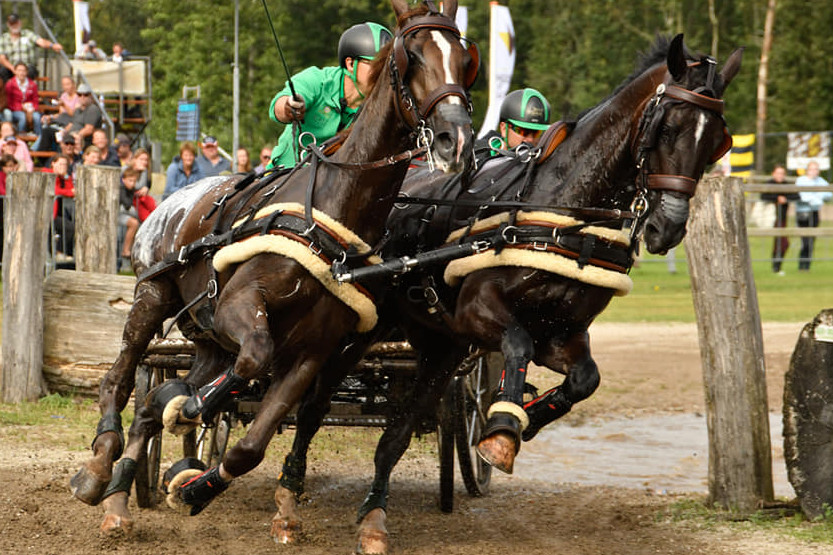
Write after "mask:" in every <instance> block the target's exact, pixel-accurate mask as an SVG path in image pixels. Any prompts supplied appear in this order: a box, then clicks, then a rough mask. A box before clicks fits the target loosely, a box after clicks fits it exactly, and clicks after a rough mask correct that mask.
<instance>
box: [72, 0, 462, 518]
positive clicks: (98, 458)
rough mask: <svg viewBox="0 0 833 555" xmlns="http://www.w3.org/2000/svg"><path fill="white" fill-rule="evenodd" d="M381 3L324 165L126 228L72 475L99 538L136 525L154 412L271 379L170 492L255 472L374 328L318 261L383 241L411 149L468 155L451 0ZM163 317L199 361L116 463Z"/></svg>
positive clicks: (365, 309)
mask: <svg viewBox="0 0 833 555" xmlns="http://www.w3.org/2000/svg"><path fill="white" fill-rule="evenodd" d="M391 4H392V5H393V8H394V10H395V12H396V15H397V17H398V25H397V27H396V30H395V34H394V40H392V41H391V42H390V43H388V44H387V45H386V46H385V47H384V48H383V50H382V51H381V52H380V54H379V56H378V57H377V59H376V60H375V61H374V63H373V66H372V75H373V76H374V83H375V85H374V87H373V90H372V92H371V93H369V94H368V97H367V99H366V101H365V102H364V105H363V109H362V111H361V113H360V115H359V116H358V117H357V119H356V121H355V123H354V125H353V127H352V130H351V132H350V134H349V136H348V137H347V138H346V140H344V142H343V144H342V146H341V148H340V149H339V150H338V151H337V153H335V154H334V155H333V156H332V157H331V158H327V159H323V158H322V159H320V160H319V158H318V155H317V152H318V150H317V149H313V150H314V152H313V154H314V155H313V156H312V158H311V163H310V164H309V165H306V166H302V167H299V168H297V169H296V170H294V171H293V172H291V173H289V174H284V173H280V172H278V173H274V174H267V175H265V176H263V177H260V178H255V179H252V178H249V180H248V181H246V180H241V178H240V177H233V178H210V179H206V180H203V181H200V182H198V183H195V184H193V185H191V186H189V187H187V188H185V189H182V190H181V191H178V192H177V193H176V194H174V195H172V196H171V197H170V198H169V199H168V200H166V202H164V203H162V204H161V205H160V207H159V208H158V209H157V210H156V211H155V212H154V213H153V215H152V216H151V217H150V218H148V220H147V221H146V222H145V223H144V225H143V226H142V228H141V230H140V232H139V234H138V235H137V238H136V244H135V246H134V249H133V257H132V258H133V265H134V269H135V271H136V273H137V275H139V276H140V278H139V281H138V284H137V289H136V293H135V301H134V304H133V307H132V309H131V311H130V313H129V315H128V320H127V324H126V326H125V329H124V335H123V342H122V350H121V352H120V354H119V356H118V358H117V359H116V361H115V363H114V364H113V367H112V368H111V369H110V371H109V372H108V373H107V375H106V376H105V378H104V380H103V382H102V385H101V391H100V397H99V406H100V410H101V413H102V418H101V421H100V423H99V425H98V428H97V433H96V437H95V439H94V441H93V445H92V449H93V452H94V454H93V457H92V458H91V459H90V460H89V461H87V462H86V463H85V464H84V465H83V467H82V468H81V470H80V471H79V472H78V474H77V475H76V476H75V477H74V478H73V479H72V480H71V485H72V490H73V494H74V495H75V497H77V498H78V499H80V500H81V501H83V502H85V503H88V504H91V505H95V504H98V503H99V502H100V501H102V499H104V504H105V510H106V515H105V520H104V523H103V524H102V529H104V530H113V529H118V528H128V527H129V526H130V525H131V517H130V513H129V512H128V510H127V494H128V492H129V489H130V484H131V482H132V480H133V476H134V472H135V468H136V464H137V463H136V461H140V460H141V459H142V453H143V451H144V449H145V445H146V441H147V438H149V437H151V436H152V435H154V434H155V433H157V432H158V431H159V430H160V429H161V427H162V424H161V423H160V414H159V413H160V412H163V411H164V414H163V415H161V416H162V418H163V419H164V422H165V425H166V427H170V428H179V431H184V430H186V429H188V428H189V427H193V426H194V425H195V424H196V423H198V422H199V421H200V418H205V419H206V420H208V418H209V417H210V412H209V408H213V410H217V407H218V406H219V405H220V404H221V403H220V402H215V398H218V397H221V396H228V395H233V394H234V392H235V387H237V386H238V385H239V384H240V383H245V382H247V381H248V380H250V379H252V378H255V377H257V376H261V375H264V374H267V373H269V374H270V375H271V376H272V380H271V386H270V388H269V389H268V391H267V392H266V394H265V398H264V402H263V405H262V409H261V410H260V412H259V414H258V415H257V417H256V418H255V420H254V422H253V423H252V425H251V427H250V429H249V430H248V434H247V435H246V437H245V438H244V439H242V440H241V441H240V442H239V443H238V444H237V445H235V446H234V447H233V448H232V449H230V450H229V452H228V453H227V455H226V457H225V458H224V460H223V462H222V464H221V465H220V466H218V467H215V468H212V469H209V471H208V472H206V473H204V474H203V475H200V476H197V477H195V478H194V479H193V480H190V481H189V482H188V483H187V484H185V485H183V486H182V487H181V488H177V487H173V490H174V498H176V499H177V500H178V501H180V502H182V503H184V504H185V505H186V507H187V509H188V510H189V511H190V513H191V514H196V513H198V512H199V511H200V510H202V508H204V507H205V506H206V505H207V504H208V503H209V502H210V501H211V499H212V498H213V497H214V496H216V495H217V494H218V493H220V492H222V491H223V490H224V489H225V487H227V486H228V484H229V482H230V481H231V480H232V479H233V478H235V477H238V476H241V475H243V474H245V473H246V472H248V471H250V470H251V469H253V468H254V467H255V466H257V465H258V464H259V463H260V461H261V460H262V458H263V456H264V453H265V450H266V447H267V445H268V443H269V441H270V439H271V438H272V436H273V434H274V433H275V431H276V429H277V427H278V425H279V423H280V421H281V419H282V418H283V417H284V416H285V415H286V414H287V412H288V411H289V409H290V408H291V407H292V406H293V405H294V404H295V403H296V402H297V401H298V399H299V398H300V397H301V395H302V394H303V392H304V391H305V390H306V389H307V387H308V386H309V384H310V383H311V382H312V380H313V379H314V378H315V376H316V374H317V373H318V372H319V370H320V369H321V367H322V365H323V363H324V362H325V361H326V360H327V359H328V357H330V355H331V354H332V351H333V349H334V348H335V347H336V346H337V345H338V344H339V341H340V340H341V338H342V337H344V336H346V335H347V334H348V333H350V332H352V331H354V330H357V329H358V330H361V329H364V328H370V327H372V326H373V323H374V321H375V319H376V313H375V308H374V306H373V303H372V302H371V301H370V300H368V298H367V296H366V295H365V294H364V292H363V291H361V290H359V289H346V290H345V289H342V288H340V287H339V286H338V284H336V283H335V281H334V280H333V278H332V276H331V275H330V272H329V265H328V263H329V262H330V261H331V260H332V259H335V258H342V259H344V260H347V261H348V262H349V261H350V260H361V259H362V258H364V256H362V255H363V254H364V255H366V254H367V251H368V250H369V246H368V245H372V244H374V243H375V242H377V241H378V240H379V239H380V238H381V235H382V232H383V230H384V227H385V218H386V215H387V214H388V212H389V211H390V209H391V207H392V203H393V201H394V199H395V197H396V195H397V192H398V190H399V187H400V186H401V183H402V180H403V178H404V176H405V173H406V170H407V166H408V161H409V160H410V158H412V157H413V156H414V155H415V154H416V151H412V150H411V149H415V147H416V146H422V147H428V148H423V149H422V150H423V151H426V152H427V154H426V155H427V156H429V157H430V158H431V159H432V160H433V161H434V163H435V164H436V165H437V167H439V168H441V169H444V170H448V171H460V170H463V169H464V168H465V165H466V164H467V163H468V161H469V160H471V159H472V156H471V143H472V133H471V120H470V118H469V114H468V111H467V110H468V106H469V102H468V96H467V91H466V89H467V87H468V86H469V85H470V84H471V82H472V81H473V78H474V74H475V73H476V64H477V62H476V60H473V58H472V52H470V51H467V50H466V49H465V48H463V46H462V45H461V42H460V35H459V31H457V28H456V25H455V24H454V13H455V11H456V6H457V3H456V2H454V1H452V2H446V3H445V13H444V14H440V13H439V12H437V11H436V10H435V9H434V6H433V3H432V2H425V5H424V6H420V7H418V8H416V9H413V10H410V9H409V7H408V2H407V1H406V0H392V1H391ZM415 142H418V143H420V144H419V145H417V144H415ZM225 245H229V246H225ZM220 247H225V248H223V249H222V250H219V249H220ZM174 316H177V317H178V323H179V325H180V329H182V330H183V333H185V334H186V335H187V336H189V337H191V338H192V339H193V340H194V342H195V343H196V346H197V354H196V361H195V364H194V367H193V369H192V371H191V373H190V374H189V377H188V378H187V379H186V382H185V383H180V382H177V381H172V382H165V383H164V384H163V385H162V386H161V387H160V388H158V390H157V391H155V392H152V393H153V395H149V403H148V406H146V407H144V408H142V409H140V410H139V411H137V414H136V418H135V420H134V423H133V425H132V426H131V429H130V433H129V442H128V444H127V446H126V447H125V448H124V457H123V458H122V459H121V461H119V464H118V466H117V467H116V468H115V470H113V467H112V465H113V463H114V461H115V460H117V459H118V458H119V457H120V456H121V454H122V447H123V436H122V430H121V419H120V413H121V411H122V410H123V409H124V407H125V405H126V403H127V401H128V398H129V397H130V393H131V391H132V389H133V387H134V379H135V378H134V372H135V369H136V365H137V363H138V361H139V359H140V357H141V355H142V353H143V352H144V351H145V349H146V347H147V345H148V343H149V341H150V340H151V338H152V337H153V336H154V334H155V333H157V332H158V331H159V330H160V329H161V327H162V324H163V321H164V320H165V319H167V318H171V317H174ZM218 375H219V378H216V377H217V376H218ZM213 378H216V379H214V380H213V381H212V382H211V383H210V384H209V386H205V387H203V388H202V389H200V390H199V391H196V387H199V386H202V385H204V384H206V383H208V382H209V380H212V379H213ZM229 383H230V384H232V387H226V384H229ZM169 384H173V385H171V386H169ZM206 388H208V389H206ZM172 392H173V393H182V395H170V393H172ZM221 400H222V399H221ZM182 401H186V402H185V403H184V404H182ZM177 403H179V404H177ZM189 407H190V408H192V409H193V408H194V407H196V411H193V412H188V410H187V409H188V408H189Z"/></svg>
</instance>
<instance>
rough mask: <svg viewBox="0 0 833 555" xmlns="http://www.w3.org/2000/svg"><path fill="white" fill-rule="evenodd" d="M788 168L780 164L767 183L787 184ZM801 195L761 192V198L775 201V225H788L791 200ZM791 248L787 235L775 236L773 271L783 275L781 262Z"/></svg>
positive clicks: (777, 226)
mask: <svg viewBox="0 0 833 555" xmlns="http://www.w3.org/2000/svg"><path fill="white" fill-rule="evenodd" d="M786 177H787V170H786V169H784V166H782V165H780V164H778V165H777V166H775V169H773V170H772V177H771V178H770V179H769V181H767V183H772V184H775V185H786V184H787V181H786ZM800 198H801V197H800V196H799V194H798V193H761V200H763V201H767V202H773V203H775V227H776V228H784V227H787V212H788V211H789V209H790V201H797V200H799V199H800ZM788 248H790V240H789V239H788V238H787V237H786V236H785V237H775V238H774V241H773V243H772V271H773V272H775V273H776V274H778V275H780V276H783V275H784V271H783V270H782V269H781V264H782V263H783V262H784V255H786V254H787V249H788Z"/></svg>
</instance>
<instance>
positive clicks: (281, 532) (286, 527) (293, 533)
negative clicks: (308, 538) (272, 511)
mask: <svg viewBox="0 0 833 555" xmlns="http://www.w3.org/2000/svg"><path fill="white" fill-rule="evenodd" d="M269 535H270V536H271V537H272V540H274V542H275V543H278V544H282V545H288V544H295V543H298V541H299V540H300V539H301V536H302V535H303V525H302V523H301V521H300V520H295V519H292V520H289V519H286V518H273V519H272V530H271V531H270V532H269Z"/></svg>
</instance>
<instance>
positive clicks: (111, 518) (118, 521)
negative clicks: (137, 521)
mask: <svg viewBox="0 0 833 555" xmlns="http://www.w3.org/2000/svg"><path fill="white" fill-rule="evenodd" d="M101 533H102V534H104V535H107V536H113V535H118V534H122V533H123V534H125V535H127V536H129V535H130V534H132V533H133V521H132V520H131V519H129V518H124V517H121V516H119V515H104V521H103V522H102V523H101Z"/></svg>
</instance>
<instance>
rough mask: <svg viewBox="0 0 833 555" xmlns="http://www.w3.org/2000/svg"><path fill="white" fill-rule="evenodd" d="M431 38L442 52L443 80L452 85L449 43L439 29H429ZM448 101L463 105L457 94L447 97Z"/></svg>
mask: <svg viewBox="0 0 833 555" xmlns="http://www.w3.org/2000/svg"><path fill="white" fill-rule="evenodd" d="M431 38H432V39H434V42H435V43H436V44H437V48H439V49H440V52H442V54H443V70H444V71H445V82H446V84H447V85H454V84H455V83H454V76H453V75H452V74H451V43H450V42H448V40H447V39H446V38H445V37H444V36H443V34H442V33H441V32H439V31H431ZM448 100H449V103H451V104H459V105H461V106H462V105H463V100H462V99H461V98H460V97H458V96H450V97H448Z"/></svg>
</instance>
